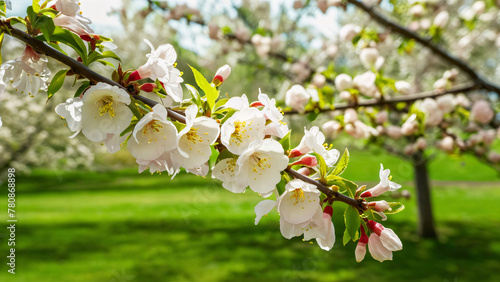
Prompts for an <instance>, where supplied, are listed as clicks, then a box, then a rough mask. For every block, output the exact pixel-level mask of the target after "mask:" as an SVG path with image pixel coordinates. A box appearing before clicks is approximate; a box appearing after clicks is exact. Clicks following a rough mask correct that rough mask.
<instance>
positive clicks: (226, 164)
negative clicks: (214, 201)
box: [212, 158, 248, 193]
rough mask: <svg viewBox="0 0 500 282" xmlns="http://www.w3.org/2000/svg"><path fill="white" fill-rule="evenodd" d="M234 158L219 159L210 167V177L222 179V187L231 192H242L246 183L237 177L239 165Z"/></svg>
mask: <svg viewBox="0 0 500 282" xmlns="http://www.w3.org/2000/svg"><path fill="white" fill-rule="evenodd" d="M236 161H237V159H236V158H226V159H222V160H220V161H219V162H218V163H217V164H216V165H215V167H214V168H213V169H212V177H213V178H216V179H219V180H220V181H222V187H224V188H225V189H226V190H228V191H231V192H233V193H243V192H244V191H245V189H246V188H247V186H248V184H247V182H246V181H245V180H243V179H241V178H240V177H238V173H239V171H240V167H239V166H238V164H237V163H236Z"/></svg>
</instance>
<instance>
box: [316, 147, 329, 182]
mask: <svg viewBox="0 0 500 282" xmlns="http://www.w3.org/2000/svg"><path fill="white" fill-rule="evenodd" d="M314 155H315V156H316V159H317V160H318V165H319V175H320V177H321V178H320V182H322V183H325V182H326V181H325V180H326V179H325V177H326V172H327V169H328V167H327V166H326V162H325V159H324V158H323V156H321V155H320V154H317V153H314Z"/></svg>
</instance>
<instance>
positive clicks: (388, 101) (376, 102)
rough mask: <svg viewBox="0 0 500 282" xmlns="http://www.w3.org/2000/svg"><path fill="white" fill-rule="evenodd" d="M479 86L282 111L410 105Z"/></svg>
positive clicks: (319, 110) (467, 85)
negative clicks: (328, 106) (320, 107)
mask: <svg viewBox="0 0 500 282" xmlns="http://www.w3.org/2000/svg"><path fill="white" fill-rule="evenodd" d="M480 88H481V85H479V84H477V83H473V84H470V83H469V84H462V85H459V86H456V87H453V88H450V89H448V90H432V91H427V92H422V93H417V94H413V95H405V96H398V97H392V98H385V99H368V100H364V101H361V102H359V103H356V104H347V103H342V104H337V105H333V106H332V107H330V108H323V109H311V110H307V111H305V112H298V111H296V110H288V111H287V110H285V111H283V112H284V113H285V115H295V114H308V113H318V112H330V111H335V110H345V109H357V108H360V107H383V106H386V105H394V104H398V103H410V102H415V101H417V100H422V99H425V98H437V97H439V96H443V95H447V94H453V95H456V94H460V93H463V92H469V91H472V90H477V89H480Z"/></svg>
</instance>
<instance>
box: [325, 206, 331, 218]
mask: <svg viewBox="0 0 500 282" xmlns="http://www.w3.org/2000/svg"><path fill="white" fill-rule="evenodd" d="M323 213H326V214H329V215H330V217H332V215H333V208H332V206H325V207H324V208H323Z"/></svg>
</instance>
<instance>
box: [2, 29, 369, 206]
mask: <svg viewBox="0 0 500 282" xmlns="http://www.w3.org/2000/svg"><path fill="white" fill-rule="evenodd" d="M1 23H2V24H3V28H8V30H10V32H11V35H12V36H13V37H15V38H17V39H19V40H21V41H22V42H24V43H26V44H27V45H29V46H31V47H32V48H33V50H35V51H36V52H38V53H43V54H45V55H47V56H49V57H52V58H54V59H56V60H58V61H59V62H61V63H63V64H65V65H67V66H69V67H70V68H71V69H72V70H73V72H74V73H75V74H79V75H81V76H84V77H86V78H87V79H89V80H91V81H94V82H104V83H107V84H110V85H113V86H118V87H120V88H122V89H124V90H126V91H127V89H126V88H125V87H124V86H123V85H121V84H119V83H117V82H115V81H113V80H111V79H109V78H106V77H104V76H102V75H100V74H98V73H96V72H94V71H92V70H91V69H89V68H88V67H87V66H85V65H83V64H82V63H80V62H78V61H76V60H74V59H73V58H70V57H69V56H67V55H64V54H62V53H61V52H59V51H58V50H56V49H54V48H52V47H51V46H49V45H47V44H45V43H44V42H43V41H40V40H38V39H35V38H33V37H32V36H30V35H29V34H27V33H25V32H23V31H21V30H19V29H16V28H13V27H12V26H10V25H8V24H5V23H4V22H1ZM127 92H128V91H127ZM131 96H132V97H134V98H135V99H137V100H140V101H142V102H143V103H145V104H146V105H148V106H150V107H154V106H155V105H157V104H158V103H157V102H155V101H153V100H150V99H148V98H146V97H143V96H138V95H131ZM167 110H168V115H169V117H171V118H173V119H176V120H177V121H179V122H182V123H185V122H186V119H185V117H184V116H182V115H181V114H179V113H177V112H175V111H173V110H171V109H169V108H167ZM286 171H287V172H288V173H290V174H291V175H292V176H294V177H295V178H298V179H301V180H302V181H305V182H308V183H311V184H314V185H316V186H317V187H318V190H320V191H321V192H323V193H324V194H326V195H327V196H329V197H331V198H333V200H335V201H341V202H344V203H346V204H348V205H351V206H353V207H355V208H357V209H358V210H359V211H360V212H364V211H365V210H366V206H365V205H364V204H363V203H364V202H363V200H360V201H357V200H355V199H353V198H350V197H348V196H345V195H343V194H341V193H339V192H336V191H333V190H331V189H329V188H328V187H326V186H325V185H323V184H321V183H319V182H318V181H316V180H314V179H312V178H309V177H307V176H305V175H302V174H300V173H298V172H297V171H295V170H293V169H290V168H287V169H286Z"/></svg>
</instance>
